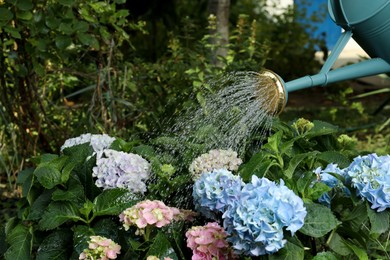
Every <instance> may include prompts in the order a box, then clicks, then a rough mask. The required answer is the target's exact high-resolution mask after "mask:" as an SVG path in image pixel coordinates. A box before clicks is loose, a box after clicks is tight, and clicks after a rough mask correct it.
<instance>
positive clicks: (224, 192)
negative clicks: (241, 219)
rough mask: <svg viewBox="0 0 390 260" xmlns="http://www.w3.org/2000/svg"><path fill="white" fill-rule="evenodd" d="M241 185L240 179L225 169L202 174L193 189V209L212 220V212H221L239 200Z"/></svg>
mask: <svg viewBox="0 0 390 260" xmlns="http://www.w3.org/2000/svg"><path fill="white" fill-rule="evenodd" d="M243 185H244V183H243V181H242V180H241V177H239V176H237V175H234V174H232V173H231V172H230V171H228V170H226V169H218V170H214V171H211V172H207V173H203V174H202V175H201V177H200V178H199V179H198V180H197V181H196V182H195V184H194V187H193V192H192V197H193V199H194V204H195V208H196V209H197V211H199V212H200V213H202V214H203V215H205V216H207V217H211V218H213V213H212V212H213V211H216V212H218V211H219V212H223V211H224V209H225V208H226V206H227V205H229V204H231V203H232V201H233V200H237V199H238V198H239V196H240V193H241V188H242V186H243Z"/></svg>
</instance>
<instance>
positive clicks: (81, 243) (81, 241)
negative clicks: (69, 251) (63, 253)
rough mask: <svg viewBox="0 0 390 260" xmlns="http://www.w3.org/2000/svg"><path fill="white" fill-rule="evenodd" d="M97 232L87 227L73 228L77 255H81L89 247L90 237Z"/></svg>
mask: <svg viewBox="0 0 390 260" xmlns="http://www.w3.org/2000/svg"><path fill="white" fill-rule="evenodd" d="M93 235H95V232H94V231H93V230H92V229H91V228H89V227H87V226H76V227H75V228H73V248H74V250H75V251H76V253H77V255H80V254H81V252H83V250H84V249H85V248H87V247H88V241H89V237H90V236H93Z"/></svg>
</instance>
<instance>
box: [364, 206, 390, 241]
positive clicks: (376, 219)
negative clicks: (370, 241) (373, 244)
mask: <svg viewBox="0 0 390 260" xmlns="http://www.w3.org/2000/svg"><path fill="white" fill-rule="evenodd" d="M367 213H368V218H369V219H370V223H371V229H370V234H375V235H380V234H382V233H385V232H386V231H388V229H389V215H390V214H389V212H388V211H382V212H376V211H374V210H372V209H371V208H369V205H368V204H367Z"/></svg>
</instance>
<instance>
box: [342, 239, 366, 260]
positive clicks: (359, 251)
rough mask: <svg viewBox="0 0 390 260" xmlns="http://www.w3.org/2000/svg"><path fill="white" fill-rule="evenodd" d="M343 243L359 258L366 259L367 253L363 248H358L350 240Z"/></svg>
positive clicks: (360, 259)
mask: <svg viewBox="0 0 390 260" xmlns="http://www.w3.org/2000/svg"><path fill="white" fill-rule="evenodd" d="M345 244H346V245H347V246H348V247H349V248H350V249H351V250H352V251H353V252H354V253H355V255H356V256H357V257H358V258H359V260H368V255H367V252H366V250H365V249H363V248H360V247H358V246H356V245H354V244H352V243H350V242H345Z"/></svg>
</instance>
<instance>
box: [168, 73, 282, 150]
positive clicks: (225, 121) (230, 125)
mask: <svg viewBox="0 0 390 260" xmlns="http://www.w3.org/2000/svg"><path fill="white" fill-rule="evenodd" d="M211 87H212V89H216V91H215V93H213V94H210V95H208V96H207V97H206V102H205V106H204V107H201V106H199V107H198V108H196V109H192V110H189V111H187V112H186V113H183V114H182V115H180V116H179V118H178V120H177V121H176V123H175V124H174V126H173V127H172V128H170V129H169V132H170V133H171V134H174V135H175V138H176V139H178V140H182V141H184V142H193V143H202V144H204V145H205V147H206V149H208V150H210V149H228V148H231V149H232V150H234V151H237V152H239V153H240V152H242V151H243V150H244V149H245V147H246V146H247V145H248V143H249V142H251V141H253V137H255V136H256V138H257V139H260V141H261V139H262V138H264V137H265V136H266V135H267V133H268V132H269V130H270V128H271V126H272V121H273V118H274V116H275V114H276V113H277V111H276V109H277V108H276V107H275V105H274V104H275V103H276V102H277V100H276V99H277V98H278V97H277V95H275V90H274V89H273V86H271V87H270V86H269V82H267V78H265V77H264V76H263V75H262V74H260V73H258V72H233V73H229V74H225V75H224V76H223V77H220V78H219V79H217V80H214V81H212V82H211Z"/></svg>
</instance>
